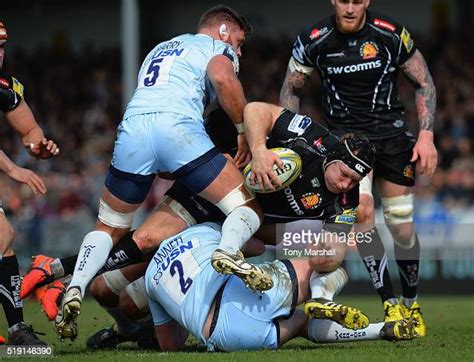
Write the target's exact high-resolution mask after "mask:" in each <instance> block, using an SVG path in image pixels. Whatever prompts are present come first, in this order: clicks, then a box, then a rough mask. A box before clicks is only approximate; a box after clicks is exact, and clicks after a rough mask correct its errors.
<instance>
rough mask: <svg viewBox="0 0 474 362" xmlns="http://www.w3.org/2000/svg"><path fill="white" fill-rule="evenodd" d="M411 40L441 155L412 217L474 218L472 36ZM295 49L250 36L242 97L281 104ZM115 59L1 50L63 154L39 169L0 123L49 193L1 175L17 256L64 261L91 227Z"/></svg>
mask: <svg viewBox="0 0 474 362" xmlns="http://www.w3.org/2000/svg"><path fill="white" fill-rule="evenodd" d="M414 38H415V40H416V44H417V46H418V48H419V49H420V50H421V52H422V53H423V54H424V56H425V58H426V59H427V62H428V65H429V68H430V70H431V72H432V74H433V78H434V81H435V84H436V87H437V94H438V107H437V114H436V121H435V136H436V145H437V147H438V151H439V168H438V171H437V173H436V174H435V176H434V177H433V178H432V179H428V178H426V177H423V176H419V177H418V179H417V186H416V188H417V190H416V191H417V203H418V204H417V205H419V207H418V208H417V217H418V219H417V220H418V221H420V220H421V221H423V222H435V221H436V222H456V221H458V220H460V215H461V216H462V215H466V213H468V214H470V215H471V217H472V215H473V212H474V211H473V210H474V154H473V152H472V149H473V147H474V142H473V140H474V101H473V100H472V99H473V97H474V71H473V70H472V68H471V66H472V64H474V41H473V39H472V37H470V34H468V32H465V33H459V32H451V31H448V30H443V31H440V32H439V33H438V34H432V35H431V36H430V37H425V38H421V37H419V36H416V34H415V36H414ZM12 41H14V39H12ZM292 42H293V39H291V38H289V37H287V36H286V37H285V36H281V37H273V38H267V37H259V36H257V35H253V36H251V37H250V38H249V39H248V42H247V43H246V45H245V47H244V49H243V57H242V59H241V73H240V78H241V80H242V82H243V85H244V89H245V92H246V95H247V98H248V100H261V101H267V102H271V103H278V97H279V90H280V87H281V84H282V82H283V78H284V75H285V72H286V67H287V62H288V60H289V57H290V54H291V47H292ZM120 59H121V58H120V50H119V49H94V47H93V46H89V47H85V48H84V49H83V50H82V51H80V52H72V51H70V50H69V48H68V46H67V45H66V44H65V43H59V44H53V45H52V46H51V47H48V48H40V49H37V50H35V51H34V52H33V53H31V54H30V53H28V54H25V53H22V52H9V51H8V45H7V49H6V60H5V65H4V67H5V69H6V70H7V71H8V72H9V73H11V74H12V75H14V76H15V77H17V78H18V79H19V80H20V81H21V82H22V83H23V84H24V85H25V97H26V100H27V102H28V104H29V105H30V107H31V108H32V110H33V113H34V114H35V116H36V119H37V120H38V122H39V123H41V124H42V125H43V127H44V129H45V131H46V133H47V135H48V136H49V137H51V138H53V139H54V140H55V141H56V142H57V143H58V145H59V146H60V148H61V154H60V156H59V157H57V158H55V159H53V160H48V161H41V162H37V161H36V160H33V159H31V158H30V157H29V156H28V155H27V153H26V152H25V151H24V149H23V146H22V144H21V142H20V140H19V139H18V137H16V136H15V135H14V134H13V132H12V131H11V129H10V128H9V127H8V126H7V125H6V122H5V121H0V140H1V149H3V150H4V151H5V153H7V154H8V155H9V156H10V157H11V158H12V159H13V160H14V161H15V162H16V163H17V164H19V165H20V166H23V167H28V168H31V169H33V170H35V171H37V172H38V173H39V174H40V175H41V176H42V177H43V178H44V179H45V181H46V185H47V187H48V193H47V195H45V196H39V197H34V196H33V195H32V194H31V192H30V191H29V189H28V188H27V187H26V186H22V185H20V184H18V183H15V182H13V181H11V180H9V179H8V177H6V176H5V175H0V190H1V195H0V197H1V199H2V200H3V208H4V210H5V212H6V213H7V215H8V216H9V219H10V220H11V221H13V223H14V226H15V229H16V231H17V236H16V250H18V251H20V256H21V251H22V250H25V255H33V254H35V253H37V252H39V251H41V252H43V253H52V254H54V255H58V254H62V255H64V254H67V253H69V252H71V251H74V250H77V248H78V246H79V245H80V242H81V240H82V237H83V235H85V234H86V233H87V232H88V231H90V230H91V229H92V227H93V225H94V223H95V218H96V215H97V207H98V200H99V195H100V188H101V187H102V185H103V180H104V178H105V174H106V170H107V167H108V165H109V163H110V159H111V152H112V149H113V141H114V139H115V130H116V127H117V125H118V124H119V122H120V121H121V117H122V108H121V80H120V74H121V64H120ZM400 78H401V79H400V87H399V91H400V92H399V93H400V98H401V99H402V101H403V103H404V105H405V109H406V117H407V119H408V121H409V124H410V127H411V129H412V130H413V131H414V133H416V132H417V129H418V124H417V123H418V122H417V117H416V109H415V102H414V101H415V98H414V88H413V87H412V86H411V84H409V83H408V81H407V80H405V79H403V77H400ZM320 102H321V92H320V82H319V78H318V77H317V76H314V77H312V79H311V80H310V85H309V86H308V87H306V88H305V89H304V93H303V96H302V110H301V113H304V114H307V115H309V116H311V117H313V118H314V119H322V116H321V111H320V107H319V105H320ZM0 117H2V116H0ZM162 192H163V189H162V188H160V187H156V188H155V189H154V190H153V192H151V194H150V195H149V197H148V199H147V201H146V203H145V205H144V207H143V210H142V215H145V214H146V213H147V212H149V211H150V210H152V208H153V206H154V205H155V203H156V201H157V200H158V199H159V198H160V197H161V195H162ZM142 217H143V216H142ZM138 219H139V220H140V219H141V217H140V215H139V217H138ZM64 241H66V242H64ZM22 245H25V246H27V248H24V247H22ZM25 257H26V256H25Z"/></svg>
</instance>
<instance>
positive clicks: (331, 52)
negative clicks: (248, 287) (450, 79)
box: [280, 0, 437, 336]
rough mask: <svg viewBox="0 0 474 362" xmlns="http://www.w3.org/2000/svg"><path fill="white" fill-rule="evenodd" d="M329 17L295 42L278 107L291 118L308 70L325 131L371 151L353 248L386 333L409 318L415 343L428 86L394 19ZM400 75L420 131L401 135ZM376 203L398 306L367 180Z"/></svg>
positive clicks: (431, 110)
mask: <svg viewBox="0 0 474 362" xmlns="http://www.w3.org/2000/svg"><path fill="white" fill-rule="evenodd" d="M331 3H332V5H333V8H334V15H332V16H329V17H327V18H325V19H323V20H321V21H318V22H316V23H315V24H314V25H311V26H310V27H308V28H307V29H306V30H305V31H303V32H302V33H301V34H300V35H299V36H298V37H297V39H296V41H295V44H294V46H293V52H292V57H291V59H290V62H289V64H288V70H287V74H286V77H285V80H284V83H283V86H282V88H281V92H280V104H281V105H282V106H283V107H285V108H287V109H290V110H292V111H294V112H298V111H299V108H300V96H299V94H300V91H301V89H302V88H303V87H304V85H305V83H306V81H307V80H308V79H309V77H310V75H311V74H312V72H313V71H314V70H317V72H318V74H319V76H320V78H321V80H322V84H323V89H322V91H323V92H322V93H323V110H324V115H325V118H326V121H327V124H328V126H329V129H330V130H331V131H332V132H334V133H336V134H342V133H345V132H360V133H362V134H364V135H365V136H367V137H368V138H369V139H370V140H371V141H372V143H373V144H374V145H375V147H376V150H377V152H376V160H375V164H374V171H373V175H372V174H370V175H369V176H368V177H367V178H366V179H364V180H363V181H362V182H361V185H360V186H361V187H360V189H361V194H360V204H359V205H360V206H359V209H358V212H357V222H358V226H357V228H358V230H360V231H365V230H368V229H373V231H374V232H375V234H374V235H375V238H374V242H373V243H371V244H360V245H359V253H360V255H361V257H362V259H363V260H364V263H365V265H366V267H367V269H368V271H369V273H370V275H371V278H372V282H373V285H374V287H375V288H376V290H377V291H378V293H379V295H380V297H381V299H382V302H383V304H384V310H385V314H386V317H385V322H386V329H391V328H393V326H394V324H396V323H398V321H400V320H402V319H403V318H404V317H411V318H414V319H415V320H416V322H417V327H416V332H417V334H418V335H419V336H424V335H425V334H426V327H425V323H424V321H423V318H422V316H421V312H420V306H419V304H418V303H417V301H416V300H417V285H418V271H419V255H420V246H419V242H418V239H417V236H416V234H415V230H414V226H413V209H414V189H413V186H414V183H415V165H416V166H417V168H418V170H419V172H420V173H421V174H426V175H428V176H429V177H431V176H432V175H433V173H434V172H435V170H436V165H437V152H436V149H435V146H434V144H433V122H434V118H435V108H436V91H435V86H434V83H433V80H432V77H431V75H430V72H429V70H428V67H427V65H426V62H425V60H424V58H423V56H422V54H421V53H420V51H419V50H417V48H416V47H415V45H414V42H413V39H412V38H411V36H410V33H409V32H408V30H407V29H406V28H405V27H404V26H403V25H401V24H399V23H398V22H396V21H394V20H393V19H391V18H389V17H387V16H385V15H381V14H375V13H372V12H369V11H367V8H368V6H369V4H370V0H331ZM399 71H401V72H402V73H403V74H404V75H405V76H406V77H407V78H408V79H409V80H410V81H411V82H412V84H413V85H414V87H415V88H416V96H415V97H416V109H417V113H418V119H419V123H420V131H419V134H418V139H417V140H416V139H415V138H414V136H413V135H412V133H411V132H410V131H409V130H408V128H407V125H406V121H405V115H404V110H403V107H402V104H401V103H400V101H399V99H398V92H397V84H396V82H397V75H398V72H399ZM373 176H375V178H376V182H377V186H378V187H379V191H380V194H381V197H382V206H383V210H384V217H385V222H386V224H387V226H388V228H389V230H390V232H391V234H392V236H393V238H394V241H395V256H396V259H397V263H398V266H399V271H400V276H401V283H402V300H401V303H400V304H399V303H398V300H397V298H396V297H395V293H394V291H393V287H392V283H391V280H390V276H389V274H388V270H387V256H386V254H385V250H384V248H383V244H382V243H381V240H380V236H379V235H378V234H377V233H376V229H375V227H374V201H373V196H372V179H373Z"/></svg>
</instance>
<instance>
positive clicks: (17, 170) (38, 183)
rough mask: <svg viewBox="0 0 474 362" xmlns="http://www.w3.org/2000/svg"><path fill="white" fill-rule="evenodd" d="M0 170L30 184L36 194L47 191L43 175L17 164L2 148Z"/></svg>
mask: <svg viewBox="0 0 474 362" xmlns="http://www.w3.org/2000/svg"><path fill="white" fill-rule="evenodd" d="M0 170H1V171H3V172H5V173H6V174H7V175H8V177H10V178H11V179H12V180H15V181H18V182H21V183H24V184H26V185H28V186H29V187H30V189H31V190H32V191H33V192H34V193H35V194H45V193H46V186H45V184H44V181H43V180H42V179H41V177H39V176H38V175H37V174H35V173H34V172H33V171H31V170H28V169H26V168H22V167H19V166H17V165H16V164H15V163H14V162H13V161H12V160H10V158H9V157H8V156H7V155H6V154H5V153H4V152H3V151H2V150H0Z"/></svg>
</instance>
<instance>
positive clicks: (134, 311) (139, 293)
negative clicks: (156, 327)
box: [119, 278, 149, 320]
mask: <svg viewBox="0 0 474 362" xmlns="http://www.w3.org/2000/svg"><path fill="white" fill-rule="evenodd" d="M119 307H120V310H121V311H122V312H123V313H125V314H126V315H127V317H129V318H130V319H132V320H136V319H140V318H143V317H144V316H146V315H147V314H148V313H149V308H148V301H147V297H146V292H145V283H144V278H140V279H137V280H135V281H134V282H132V283H130V284H129V285H128V286H127V288H125V290H124V291H122V293H120V302H119Z"/></svg>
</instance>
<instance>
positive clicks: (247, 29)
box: [198, 5, 252, 35]
mask: <svg viewBox="0 0 474 362" xmlns="http://www.w3.org/2000/svg"><path fill="white" fill-rule="evenodd" d="M226 21H227V22H231V23H234V24H236V25H237V26H238V27H239V28H240V29H242V30H243V31H244V33H245V35H249V34H250V33H252V27H251V26H250V24H249V23H248V22H247V20H245V18H244V17H243V16H242V15H239V13H237V12H236V11H235V10H234V9H232V8H230V7H228V6H225V5H216V6H213V7H212V8H210V9H208V10H206V12H205V13H204V14H202V16H201V19H199V23H198V30H199V29H202V28H207V27H211V26H214V25H219V24H222V23H224V22H226Z"/></svg>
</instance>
